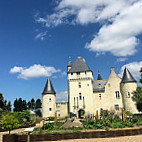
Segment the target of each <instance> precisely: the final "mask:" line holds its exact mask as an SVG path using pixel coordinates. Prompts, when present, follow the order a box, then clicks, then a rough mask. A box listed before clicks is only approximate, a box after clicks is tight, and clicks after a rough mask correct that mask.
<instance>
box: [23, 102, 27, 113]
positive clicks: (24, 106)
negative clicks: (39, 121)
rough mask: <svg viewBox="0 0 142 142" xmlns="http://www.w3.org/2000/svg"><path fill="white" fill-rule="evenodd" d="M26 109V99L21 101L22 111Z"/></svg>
mask: <svg viewBox="0 0 142 142" xmlns="http://www.w3.org/2000/svg"><path fill="white" fill-rule="evenodd" d="M24 110H27V102H26V100H23V101H22V111H24Z"/></svg>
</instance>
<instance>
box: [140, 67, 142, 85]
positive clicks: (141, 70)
mask: <svg viewBox="0 0 142 142" xmlns="http://www.w3.org/2000/svg"><path fill="white" fill-rule="evenodd" d="M140 74H141V79H140V83H142V68H141V69H140Z"/></svg>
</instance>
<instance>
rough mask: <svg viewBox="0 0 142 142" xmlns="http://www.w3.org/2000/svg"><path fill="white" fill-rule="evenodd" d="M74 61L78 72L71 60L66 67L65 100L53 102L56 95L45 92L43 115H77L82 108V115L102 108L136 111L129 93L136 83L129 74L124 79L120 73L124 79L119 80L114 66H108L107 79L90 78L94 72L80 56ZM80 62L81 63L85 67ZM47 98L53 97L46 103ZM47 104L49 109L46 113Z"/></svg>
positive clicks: (93, 112) (93, 113)
mask: <svg viewBox="0 0 142 142" xmlns="http://www.w3.org/2000/svg"><path fill="white" fill-rule="evenodd" d="M77 60H78V61H77V65H78V66H79V68H81V69H80V71H78V70H79V69H78V66H77V65H74V64H73V65H72V63H71V61H70V63H69V64H70V65H69V66H68V68H67V71H68V73H67V80H68V102H66V103H56V98H55V95H53V94H51V95H50V94H47V95H44V96H43V117H50V116H55V112H56V113H57V117H65V116H68V115H69V114H75V115H76V116H77V117H80V116H81V114H80V112H81V111H83V113H84V116H85V115H86V116H87V115H88V114H92V115H95V114H96V111H98V112H99V113H100V111H101V110H108V111H115V112H120V111H121V108H124V109H125V111H130V112H131V113H133V114H134V113H138V111H137V109H136V105H135V103H134V102H133V101H132V95H133V94H132V92H133V91H134V90H136V88H137V84H136V81H135V80H134V78H133V77H132V75H131V74H124V75H126V78H125V77H124V75H123V77H124V79H123V78H122V79H121V78H120V77H119V76H118V75H117V74H116V72H115V70H114V68H111V70H110V75H109V77H108V79H105V80H103V79H99V80H93V72H92V71H91V70H90V69H89V67H87V65H86V63H85V60H84V59H83V58H81V57H79V58H78V59H77ZM79 63H81V64H83V65H82V66H84V68H82V66H81V65H80V64H79ZM74 66H75V67H74ZM72 68H75V69H76V70H77V72H76V70H75V69H72ZM85 69H86V70H85ZM128 72H129V71H128ZM127 77H130V78H127ZM49 98H52V101H53V102H49ZM50 107H52V112H49V108H50Z"/></svg>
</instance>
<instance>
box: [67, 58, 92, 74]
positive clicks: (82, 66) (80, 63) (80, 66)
mask: <svg viewBox="0 0 142 142" xmlns="http://www.w3.org/2000/svg"><path fill="white" fill-rule="evenodd" d="M86 71H91V70H90V68H89V67H88V66H87V65H86V63H85V61H84V59H83V58H81V57H78V58H77V59H76V61H75V62H74V63H73V65H72V68H71V69H70V70H69V71H68V73H75V72H86ZM91 72H92V71H91Z"/></svg>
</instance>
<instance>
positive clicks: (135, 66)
mask: <svg viewBox="0 0 142 142" xmlns="http://www.w3.org/2000/svg"><path fill="white" fill-rule="evenodd" d="M125 67H127V68H128V70H129V71H130V72H131V74H132V75H133V77H134V78H136V79H139V78H140V69H141V68H142V61H140V62H131V63H129V64H126V65H123V66H122V67H121V69H120V74H119V75H120V76H121V77H122V75H123V72H124V69H125Z"/></svg>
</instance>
